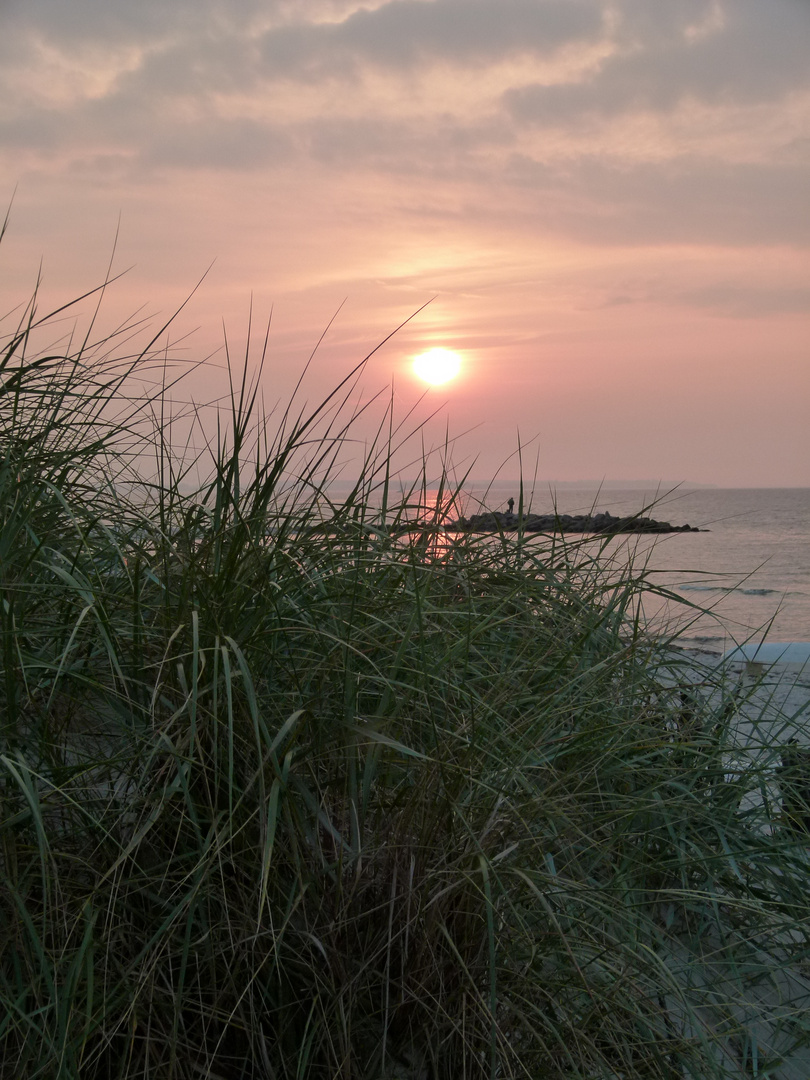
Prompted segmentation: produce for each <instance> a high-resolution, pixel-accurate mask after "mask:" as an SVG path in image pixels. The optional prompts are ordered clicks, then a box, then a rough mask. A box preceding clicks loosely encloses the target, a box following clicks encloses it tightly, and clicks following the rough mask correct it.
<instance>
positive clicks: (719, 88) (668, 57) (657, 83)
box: [503, 0, 810, 125]
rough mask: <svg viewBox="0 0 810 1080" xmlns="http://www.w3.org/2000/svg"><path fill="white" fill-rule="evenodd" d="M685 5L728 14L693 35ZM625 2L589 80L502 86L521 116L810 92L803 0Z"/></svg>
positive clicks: (522, 119) (534, 119) (608, 112)
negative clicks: (608, 50)
mask: <svg viewBox="0 0 810 1080" xmlns="http://www.w3.org/2000/svg"><path fill="white" fill-rule="evenodd" d="M685 8H687V9H696V8H703V9H704V13H710V11H711V10H712V8H715V9H716V10H717V11H718V13H722V19H718V22H717V25H716V26H714V27H713V28H712V29H711V30H710V31H709V32H707V33H706V34H705V35H699V36H696V37H690V35H689V34H688V30H689V27H690V26H692V25H695V24H694V23H690V21H689V20H688V19H687V18H686V17H685V15H686V11H684V9H685ZM648 9H649V10H648ZM620 10H621V12H622V18H621V20H620V22H619V25H618V27H617V28H616V29H615V31H614V32H615V42H616V49H615V51H614V52H613V53H612V55H610V56H608V57H606V59H605V60H604V62H603V64H602V65H601V67H600V68H599V70H598V71H596V72H595V73H594V74H593V75H592V76H591V77H590V78H588V79H587V80H584V81H582V82H578V83H571V84H561V85H551V86H550V85H544V84H535V85H529V86H522V87H516V88H513V89H511V90H509V91H507V92H506V93H505V94H504V97H503V102H504V105H505V107H506V109H507V111H508V112H509V114H510V115H511V117H512V118H513V119H514V120H515V121H517V122H519V123H523V124H541V125H548V124H551V125H564V124H568V123H570V122H571V121H572V120H575V119H577V118H580V117H582V116H583V115H591V116H602V117H609V116H615V115H616V114H618V113H622V112H628V111H639V110H649V111H653V112H662V111H663V112H666V111H672V110H673V109H675V108H676V107H677V106H678V105H680V104H681V103H683V102H684V101H685V100H695V101H699V102H702V103H705V104H709V105H718V106H728V105H732V104H735V105H738V104H743V105H755V104H760V103H764V102H770V101H775V100H778V99H780V98H782V97H784V96H785V95H787V94H789V93H793V92H795V91H796V89H797V88H799V87H804V88H805V89H808V90H810V66H809V65H808V63H807V58H808V56H810V12H809V11H808V8H807V6H806V5H804V4H802V3H801V2H800V0H773V2H772V3H770V4H768V5H763V4H761V3H757V2H756V0H734V2H733V3H727V4H725V5H723V6H722V7H721V6H720V5H717V4H715V5H709V4H706V3H704V4H698V3H692V4H688V5H687V4H682V3H677V2H676V3H674V4H672V6H671V7H670V4H666V5H663V4H647V5H646V7H645V8H643V9H639V6H638V4H637V3H631V2H630V0H625V3H624V5H622V7H621V8H620ZM664 12H666V13H668V14H666V16H665V17H663V18H662V13H664ZM679 13H680V16H681V17H680V18H678V15H679Z"/></svg>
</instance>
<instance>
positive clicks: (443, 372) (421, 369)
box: [413, 349, 461, 386]
mask: <svg viewBox="0 0 810 1080" xmlns="http://www.w3.org/2000/svg"><path fill="white" fill-rule="evenodd" d="M413 370H414V371H415V372H416V374H417V375H418V376H419V378H420V379H424V381H425V382H426V383H430V385H431V386H441V384H442V383H446V382H450V380H451V379H455V377H456V375H458V373H459V371H461V357H460V356H459V355H458V353H457V352H453V351H452V350H451V349H428V351H427V352H423V353H421V354H420V355H419V356H417V357H416V359H415V360H414V362H413Z"/></svg>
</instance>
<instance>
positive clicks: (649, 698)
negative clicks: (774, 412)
mask: <svg viewBox="0 0 810 1080" xmlns="http://www.w3.org/2000/svg"><path fill="white" fill-rule="evenodd" d="M49 325H50V324H49V322H48V320H47V319H45V320H38V319H37V317H36V315H35V312H34V310H33V307H32V309H31V310H30V311H29V312H28V313H27V315H26V317H25V319H24V320H23V323H22V324H21V326H20V327H19V329H18V330H16V331H14V332H13V333H11V334H10V335H9V337H8V338H7V340H6V343H5V346H4V352H3V354H2V360H0V440H2V441H1V442H0V633H1V634H2V639H1V644H2V682H0V716H1V717H2V732H1V734H0V801H1V806H2V818H1V821H0V1003H1V1004H0V1062H2V1064H0V1075H2V1076H3V1077H9V1078H11V1077H14V1078H18V1077H19V1078H22V1077H26V1078H29V1077H30V1078H35V1077H36V1078H40V1077H41V1078H43V1080H44V1078H48V1080H57V1078H58V1080H74V1078H75V1080H96V1078H98V1080H107V1078H122V1080H123V1078H127V1080H131V1078H136V1077H139V1078H140V1077H143V1078H147V1077H148V1078H161V1080H163V1078H167V1080H168V1078H177V1080H198V1078H203V1077H205V1078H211V1080H219V1078H222V1080H225V1078H227V1080H236V1078H244V1080H255V1078H259V1077H262V1078H264V1077H267V1078H278V1080H282V1078H283V1080H294V1078H295V1080H305V1078H306V1080H316V1078H317V1080H337V1078H342V1080H383V1078H394V1077H399V1078H414V1080H416V1078H420V1080H422V1078H424V1080H439V1078H442V1080H445V1078H446V1080H451V1078H452V1080H463V1078H478V1077H481V1078H483V1077H489V1078H493V1080H494V1078H496V1077H497V1078H501V1077H503V1078H506V1077H526V1078H532V1080H534V1078H550V1080H556V1078H574V1077H576V1078H588V1080H591V1078H593V1080H619V1078H622V1080H636V1078H638V1080H641V1078H644V1080H647V1078H659V1077H660V1078H671V1080H674V1078H679V1080H680V1078H682V1077H694V1078H701V1080H702V1078H711V1077H743V1076H745V1077H749V1076H757V1075H759V1076H766V1075H770V1076H775V1075H778V1070H777V1071H776V1072H774V1071H770V1072H769V1071H768V1070H769V1069H771V1070H773V1069H774V1068H775V1066H776V1065H777V1063H778V1058H779V1055H780V1054H787V1053H788V1052H790V1050H791V1048H792V1047H793V1046H794V1044H799V1043H801V1042H802V1040H803V1038H804V1035H805V1032H806V1028H807V1023H806V1002H805V1000H804V997H803V991H802V990H801V987H800V984H799V983H798V982H797V981H796V980H792V979H789V978H787V977H786V976H785V974H784V971H783V969H785V967H786V965H790V970H791V971H793V970H795V971H798V970H799V969H800V967H801V965H802V963H803V962H805V959H806V956H807V922H806V916H807V899H806V897H807V892H806V890H807V875H806V864H805V863H804V862H803V850H804V849H803V847H802V845H801V844H797V843H796V838H795V836H794V835H793V834H792V833H790V832H786V830H785V829H784V828H782V827H781V826H780V824H779V821H778V799H777V800H774V799H773V798H771V797H763V793H764V794H765V795H766V796H767V794H768V792H770V791H771V790H772V787H773V784H772V780H773V775H774V765H775V762H776V760H777V749H778V748H774V747H769V746H767V745H760V746H749V747H747V748H746V747H740V746H738V745H737V746H735V745H734V744H735V736H734V729H733V722H734V715H735V710H734V707H733V705H734V703H733V700H732V701H731V707H729V699H728V698H727V695H726V701H725V706H724V707H722V708H721V707H720V706H719V705H717V704H716V702H718V701H719V700H720V698H721V697H722V696H723V695H721V694H720V693H719V692H717V691H716V688H712V687H711V686H710V685H708V684H707V685H706V686H705V687H703V688H702V689H699V690H698V691H696V692H695V693H694V694H693V695H692V700H691V701H690V703H689V708H688V710H687V709H686V708H685V706H684V700H683V697H682V695H681V694H679V693H678V692H677V687H673V678H672V675H671V669H666V670H667V671H669V672H670V674H669V675H668V676H666V677H665V667H666V664H667V663H668V657H670V656H671V652H668V651H667V650H666V649H665V644H666V643H664V644H662V643H656V642H654V641H652V640H651V639H650V638H648V636H647V635H646V634H645V633H644V630H643V627H642V626H641V625H640V624H639V623H638V621H637V619H636V618H635V613H636V612H637V611H638V608H639V605H638V601H639V598H640V597H641V596H643V594H644V591H645V590H646V589H649V588H650V586H649V584H648V582H647V581H646V578H645V575H644V572H643V569H642V570H635V569H634V568H633V567H632V566H628V567H626V568H625V570H624V571H621V570H620V569H617V566H616V565H615V563H614V564H611V563H609V562H608V561H607V557H606V554H605V548H604V544H599V543H594V541H578V542H576V543H563V542H561V540H560V538H559V537H557V538H556V540H554V539H553V538H549V537H546V538H542V537H539V538H533V539H531V540H529V539H528V538H526V537H523V536H521V535H514V536H507V535H504V536H501V537H497V538H494V539H493V538H486V539H482V538H478V537H475V536H470V535H465V536H456V537H450V538H444V539H441V538H440V540H439V542H437V533H436V531H435V526H437V525H439V524H440V523H441V522H440V518H441V511H435V512H433V514H431V512H429V511H425V509H424V507H423V505H422V503H423V499H422V497H421V492H420V487H419V485H416V486H414V487H412V488H411V489H410V490H409V491H408V492H407V493H406V494H405V495H402V496H395V494H394V493H395V491H396V490H398V487H397V483H396V478H395V477H394V476H393V475H392V474H391V466H390V461H391V454H392V450H393V449H394V448H393V446H392V442H391V438H390V437H385V438H382V439H381V440H380V442H379V443H378V445H377V446H376V447H374V448H372V449H371V450H369V451H368V452H367V454H366V457H365V460H364V462H363V463H362V464H361V465H360V466H357V467H356V477H357V482H356V485H355V487H354V489H353V490H352V492H351V493H350V494H349V495H346V496H342V497H341V498H340V499H338V498H336V497H335V496H334V495H330V490H331V489H330V484H329V481H330V477H331V475H332V471H333V470H334V469H335V468H337V467H338V466H337V464H336V463H337V462H338V460H339V458H340V456H341V453H342V448H343V447H345V445H346V442H347V440H348V439H350V438H351V430H352V412H351V387H352V382H351V379H350V380H349V381H347V382H346V383H345V384H343V385H342V387H341V388H339V389H338V391H336V392H335V394H334V395H332V397H331V398H330V399H329V400H328V401H327V402H325V403H324V404H323V405H322V406H320V407H318V408H315V409H313V410H310V411H309V412H307V411H306V410H302V411H296V410H295V409H294V408H293V407H292V406H291V407H290V408H288V410H287V411H286V413H285V414H284V416H283V418H282V419H281V420H280V422H278V424H277V426H276V427H275V428H274V429H270V428H269V426H268V424H267V423H265V422H263V421H262V419H261V417H260V416H258V415H257V411H256V394H255V385H254V384H251V383H250V381H249V380H248V379H247V377H245V378H244V379H243V380H242V381H241V382H239V381H238V380H237V381H236V383H235V384H234V385H233V386H232V392H231V401H230V404H229V405H228V407H227V409H226V411H225V418H224V420H223V422H222V423H221V424H220V426H219V428H218V430H217V433H216V434H215V435H213V436H211V435H210V433H209V434H208V435H207V436H205V432H204V429H205V421H204V419H203V417H202V415H201V414H199V413H198V414H196V415H195V414H194V413H193V412H192V413H191V414H189V416H187V417H186V420H185V422H186V429H187V430H188V431H190V432H191V437H190V438H189V440H188V441H183V443H182V445H181V446H179V447H178V446H176V445H175V444H174V440H173V435H172V426H174V427H175V428H179V427H180V426H181V425H180V422H179V421H178V420H177V418H176V417H175V418H172V419H171V423H170V420H169V411H170V406H169V404H168V398H167V397H166V395H164V394H163V393H162V392H159V393H155V394H152V395H151V396H149V395H144V394H142V393H141V394H136V393H134V392H133V391H132V390H131V386H132V385H133V381H132V380H133V377H136V378H139V377H141V374H142V367H143V365H145V364H148V363H149V362H150V360H149V356H150V355H151V354H150V353H149V351H148V349H147V350H144V352H143V353H139V354H138V355H136V356H134V357H133V358H130V359H128V358H127V357H126V356H124V355H122V352H123V350H116V349H115V341H112V342H110V341H109V340H108V341H101V342H100V343H98V344H93V343H92V342H91V341H90V340H89V339H84V340H82V341H81V342H80V343H79V344H78V345H74V344H71V343H68V344H67V347H64V348H62V349H61V350H57V351H48V350H46V351H44V352H43V351H41V350H40V349H39V348H38V347H35V346H34V344H33V341H34V338H36V337H37V335H41V333H42V330H43V327H45V328H47V327H48V326H49ZM246 366H247V365H246ZM344 416H345V419H344ZM381 430H382V431H386V430H390V426H388V427H386V423H385V422H384V423H383V425H382V427H381ZM195 438H196V440H197V441H198V442H200V443H203V444H204V449H203V450H202V451H201V452H200V453H199V455H198V458H197V460H196V464H194V463H192V460H191V458H192V455H191V450H190V445H191V442H193V441H194V439H195ZM424 467H425V470H427V469H428V468H429V467H430V466H429V465H428V463H425V466H424ZM202 475H206V476H208V479H207V480H206V481H205V482H203V483H201V484H200V485H199V488H198V490H196V491H195V492H194V494H193V495H190V494H187V492H188V491H189V490H190V488H189V483H188V481H189V477H191V476H198V477H199V476H202ZM426 476H427V472H426V473H425V480H424V483H425V484H426ZM139 477H140V479H139ZM344 477H345V473H344ZM441 486H443V487H445V488H447V489H448V491H447V492H446V493H447V494H450V495H452V493H453V492H452V487H451V485H449V484H448V481H447V479H445V480H444V481H442V484H441ZM440 505H441V500H440ZM420 514H421V522H422V526H423V527H422V528H418V529H417V528H412V529H411V530H410V531H404V529H403V525H404V523H406V522H412V521H414V520H415V519H416V518H417V516H418V515H420ZM707 679H708V674H707ZM676 681H677V679H676Z"/></svg>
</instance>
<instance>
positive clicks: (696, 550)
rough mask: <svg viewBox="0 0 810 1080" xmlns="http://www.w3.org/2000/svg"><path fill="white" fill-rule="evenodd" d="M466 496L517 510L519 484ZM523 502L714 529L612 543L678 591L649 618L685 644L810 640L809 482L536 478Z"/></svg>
mask: <svg viewBox="0 0 810 1080" xmlns="http://www.w3.org/2000/svg"><path fill="white" fill-rule="evenodd" d="M467 494H468V496H469V498H468V501H467V507H466V512H467V513H475V512H476V511H477V510H478V509H479V501H480V502H481V503H483V505H485V506H486V507H487V508H488V509H491V510H506V509H507V500H508V499H509V498H510V497H512V498H514V499H515V511H516V512H517V503H518V498H519V492H518V490H517V485H515V484H512V485H508V484H505V483H501V482H498V483H497V484H496V485H493V486H492V487H490V488H489V489H488V490H487V491H486V492H483V491H480V490H478V491H476V490H475V489H471V490H470V491H469V492H468V493H467ZM524 501H525V503H530V506H529V507H527V509H530V510H531V512H532V513H538V514H540V513H548V512H551V511H554V510H556V512H557V513H559V514H582V513H588V512H591V511H593V512H600V511H610V513H611V514H614V515H626V514H638V513H644V514H646V515H648V516H650V517H653V518H655V519H656V520H658V521H669V522H670V523H671V524H672V525H683V524H689V525H692V526H697V527H699V528H701V529H705V530H707V531H706V532H699V533H672V534H664V535H656V536H641V537H638V536H632V535H625V536H619V537H616V538H615V539H614V540H611V541H610V544H609V546H608V550H609V551H610V552H611V553H615V554H616V555H618V556H619V557H621V556H622V554H623V553H624V554H626V555H627V557H628V558H630V557H632V558H633V561H634V563H635V564H636V565H637V566H640V565H641V564H642V563H644V564H646V566H647V567H648V569H649V571H650V574H649V577H650V580H651V581H652V583H653V584H655V585H657V586H661V587H665V588H667V589H669V590H671V591H672V593H673V594H674V597H675V598H676V599H675V600H674V601H670V602H664V601H661V600H657V599H656V598H655V597H654V596H650V597H649V598H648V599H647V600H645V602H644V614H645V617H646V618H647V620H648V622H649V624H650V626H651V628H652V629H654V630H662V631H663V630H667V629H669V628H673V627H674V626H675V625H677V626H678V627H679V628H680V632H681V637H680V641H681V643H682V644H683V645H684V646H687V647H689V646H694V647H697V648H705V649H707V650H709V651H711V652H724V651H725V650H726V649H728V648H731V647H732V646H733V645H735V644H737V643H740V642H744V641H748V640H752V641H761V640H763V639H767V640H768V641H775V642H776V641H810V488H701V489H698V490H690V489H688V488H684V487H680V488H676V489H675V490H671V491H664V490H658V491H654V490H650V491H643V490H639V489H636V490H627V489H607V488H602V489H601V490H596V489H586V488H567V487H566V488H558V489H556V490H555V489H554V488H553V487H550V486H549V485H540V484H537V485H536V486H535V487H534V489H533V490H532V491H530V490H529V489H528V487H527V488H525V489H524ZM595 542H597V543H598V542H599V541H596V540H595ZM699 609H704V611H705V613H701V611H700V610H699Z"/></svg>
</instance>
